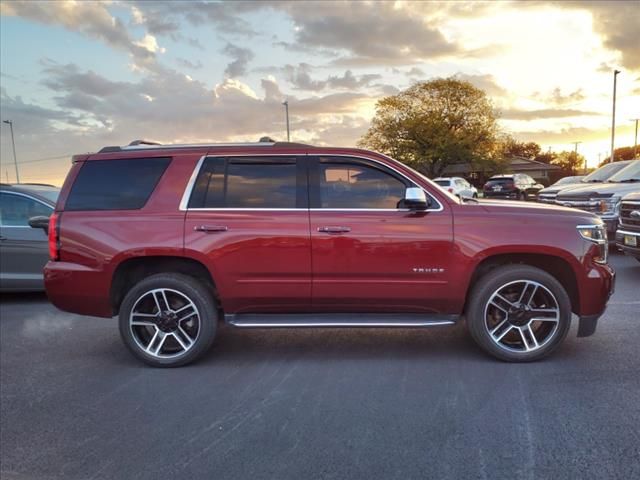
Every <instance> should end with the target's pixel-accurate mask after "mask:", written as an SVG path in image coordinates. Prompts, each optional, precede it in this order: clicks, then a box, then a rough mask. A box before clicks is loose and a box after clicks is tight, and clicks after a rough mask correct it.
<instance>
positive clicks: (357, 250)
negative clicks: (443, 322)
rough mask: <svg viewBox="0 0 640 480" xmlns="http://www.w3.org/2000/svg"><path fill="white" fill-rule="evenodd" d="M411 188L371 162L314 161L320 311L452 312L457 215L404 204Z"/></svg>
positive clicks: (313, 226) (316, 281)
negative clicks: (452, 257) (451, 265)
mask: <svg viewBox="0 0 640 480" xmlns="http://www.w3.org/2000/svg"><path fill="white" fill-rule="evenodd" d="M409 186H415V185H413V184H412V182H411V181H410V180H408V179H407V178H405V177H404V176H402V175H400V174H399V173H397V172H394V171H392V170H390V169H388V168H387V167H385V166H382V165H381V164H378V163H377V162H374V161H371V160H365V159H358V158H348V157H318V158H314V159H312V160H310V187H311V189H310V201H311V209H310V225H311V243H312V261H313V293H312V298H313V306H314V310H316V311H325V312H385V311H387V312H430V313H446V312H447V311H448V303H449V302H448V301H447V298H449V297H450V295H449V294H448V292H447V290H448V289H449V273H450V272H449V268H448V262H449V258H450V255H451V249H452V240H453V238H452V217H451V213H450V211H449V210H448V208H445V206H442V205H440V204H439V203H437V201H436V200H435V199H433V200H432V201H433V203H432V205H431V206H430V207H429V209H428V211H425V212H417V211H410V210H409V209H407V208H404V206H403V199H404V194H405V190H406V188H407V187H409Z"/></svg>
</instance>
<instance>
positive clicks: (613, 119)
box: [609, 70, 620, 163]
mask: <svg viewBox="0 0 640 480" xmlns="http://www.w3.org/2000/svg"><path fill="white" fill-rule="evenodd" d="M619 73H620V70H614V71H613V113H612V115H611V156H610V157H609V163H613V162H615V161H616V159H615V156H616V155H615V151H614V148H613V145H614V142H615V138H616V85H617V82H618V74H619Z"/></svg>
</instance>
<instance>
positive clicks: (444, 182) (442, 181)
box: [434, 180, 449, 187]
mask: <svg viewBox="0 0 640 480" xmlns="http://www.w3.org/2000/svg"><path fill="white" fill-rule="evenodd" d="M434 182H436V183H437V184H438V185H440V186H441V187H448V186H449V180H434Z"/></svg>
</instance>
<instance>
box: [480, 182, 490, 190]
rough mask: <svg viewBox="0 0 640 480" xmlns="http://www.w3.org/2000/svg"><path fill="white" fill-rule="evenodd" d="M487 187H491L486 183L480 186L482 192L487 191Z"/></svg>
mask: <svg viewBox="0 0 640 480" xmlns="http://www.w3.org/2000/svg"><path fill="white" fill-rule="evenodd" d="M489 187H491V185H489V182H487V183H485V184H484V185H483V186H482V189H483V190H489Z"/></svg>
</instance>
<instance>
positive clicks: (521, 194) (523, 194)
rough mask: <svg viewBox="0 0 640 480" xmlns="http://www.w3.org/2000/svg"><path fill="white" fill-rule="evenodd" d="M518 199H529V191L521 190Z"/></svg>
mask: <svg viewBox="0 0 640 480" xmlns="http://www.w3.org/2000/svg"><path fill="white" fill-rule="evenodd" d="M518 200H520V201H521V202H526V201H527V192H520V193H519V194H518Z"/></svg>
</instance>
